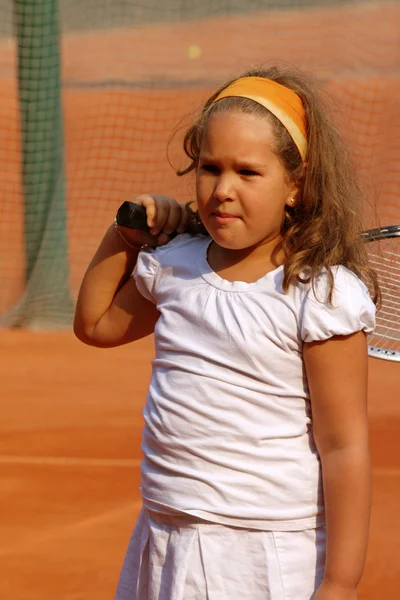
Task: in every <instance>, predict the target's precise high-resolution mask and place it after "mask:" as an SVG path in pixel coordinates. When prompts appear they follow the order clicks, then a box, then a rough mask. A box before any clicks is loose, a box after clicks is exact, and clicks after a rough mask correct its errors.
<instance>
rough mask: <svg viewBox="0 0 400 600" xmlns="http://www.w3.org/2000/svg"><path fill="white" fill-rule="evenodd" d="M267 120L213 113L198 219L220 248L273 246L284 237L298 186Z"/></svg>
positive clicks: (199, 175)
mask: <svg viewBox="0 0 400 600" xmlns="http://www.w3.org/2000/svg"><path fill="white" fill-rule="evenodd" d="M273 148H274V139H273V133H272V129H271V126H270V124H269V123H268V121H267V120H266V119H263V118H262V117H258V116H255V115H249V114H245V113H241V112H222V113H216V114H213V115H211V116H210V118H209V120H208V122H207V125H206V129H205V132H204V136H203V140H202V146H201V150H200V157H199V164H198V167H197V172H196V193H197V205H198V210H199V214H200V217H201V219H202V221H203V223H204V225H205V227H206V229H207V231H208V232H209V234H210V235H211V237H212V238H213V240H214V241H215V242H216V243H217V244H218V245H219V246H221V247H223V248H226V249H230V250H240V249H244V248H249V247H253V246H263V245H265V246H266V247H271V244H272V245H273V244H277V243H278V242H279V240H280V231H281V225H282V221H283V218H284V211H285V206H286V205H289V206H293V203H291V199H292V198H293V197H294V194H295V191H296V190H295V186H294V184H293V183H292V182H291V181H290V179H289V177H288V176H287V173H286V170H285V169H284V167H283V165H282V163H281V161H280V159H279V158H278V156H277V155H276V154H275V152H274V150H273Z"/></svg>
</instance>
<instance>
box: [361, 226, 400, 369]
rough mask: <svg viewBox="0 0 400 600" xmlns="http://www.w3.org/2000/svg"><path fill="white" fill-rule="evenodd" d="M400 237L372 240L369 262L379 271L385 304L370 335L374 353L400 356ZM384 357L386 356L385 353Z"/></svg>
mask: <svg viewBox="0 0 400 600" xmlns="http://www.w3.org/2000/svg"><path fill="white" fill-rule="evenodd" d="M398 243H399V239H398V238H397V239H396V238H395V239H390V240H381V241H379V242H378V241H375V242H372V243H369V244H368V246H369V262H370V265H371V267H372V268H373V269H374V270H375V271H376V273H377V276H378V281H379V285H380V288H381V296H382V303H381V307H380V308H379V309H378V311H377V314H376V328H375V331H374V332H373V333H372V334H371V335H370V337H369V345H370V349H371V354H373V355H379V353H380V352H382V351H383V352H385V351H387V352H389V355H390V353H393V356H392V357H397V359H399V358H400V260H399V253H398V250H397V247H398ZM383 357H384V356H383Z"/></svg>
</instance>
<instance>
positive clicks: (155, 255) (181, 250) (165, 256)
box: [139, 233, 209, 266]
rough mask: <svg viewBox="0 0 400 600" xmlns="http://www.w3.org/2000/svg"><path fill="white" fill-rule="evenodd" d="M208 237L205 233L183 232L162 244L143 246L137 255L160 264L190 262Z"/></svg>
mask: <svg viewBox="0 0 400 600" xmlns="http://www.w3.org/2000/svg"><path fill="white" fill-rule="evenodd" d="M208 239H209V238H208V237H207V236H205V235H191V234H188V233H184V234H182V235H178V236H176V237H175V238H174V239H173V240H171V241H170V242H168V244H165V245H164V246H158V247H157V248H145V249H144V250H142V251H141V253H140V255H139V256H141V257H148V258H149V259H150V260H152V261H154V262H156V263H158V264H159V265H160V266H168V264H171V263H175V262H180V261H184V262H190V260H191V259H192V258H193V257H195V256H196V255H197V254H198V252H199V251H201V249H202V248H203V247H204V246H205V245H206V243H207V241H208Z"/></svg>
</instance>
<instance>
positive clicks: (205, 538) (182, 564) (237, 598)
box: [115, 509, 326, 600]
mask: <svg viewBox="0 0 400 600" xmlns="http://www.w3.org/2000/svg"><path fill="white" fill-rule="evenodd" d="M325 546H326V535H325V527H319V528H317V529H308V530H304V531H284V532H281V531H274V532H272V531H256V530H250V529H239V528H234V527H227V526H225V525H218V524H214V523H209V522H206V521H200V520H198V519H194V518H192V517H189V516H187V517H186V516H184V515H183V516H182V517H181V516H177V517H176V516H169V515H162V514H158V513H154V512H151V513H150V512H149V511H148V510H146V509H142V511H141V513H140V515H139V518H138V521H137V523H136V526H135V529H134V531H133V534H132V537H131V540H130V542H129V546H128V549H127V552H126V556H125V560H124V564H123V567H122V571H121V576H120V580H119V583H118V588H117V593H116V596H115V600H311V599H312V598H313V597H314V593H315V591H316V590H317V588H318V586H319V584H320V583H321V580H322V577H323V574H324V565H325Z"/></svg>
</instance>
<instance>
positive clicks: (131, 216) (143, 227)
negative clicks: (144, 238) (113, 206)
mask: <svg viewBox="0 0 400 600" xmlns="http://www.w3.org/2000/svg"><path fill="white" fill-rule="evenodd" d="M116 219H117V223H118V225H120V226H121V227H128V229H138V230H139V231H147V232H149V231H150V227H149V226H148V225H147V215H146V209H145V207H144V206H141V205H140V204H136V203H135V202H123V203H122V204H121V206H120V207H119V209H118V211H117V217H116Z"/></svg>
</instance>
